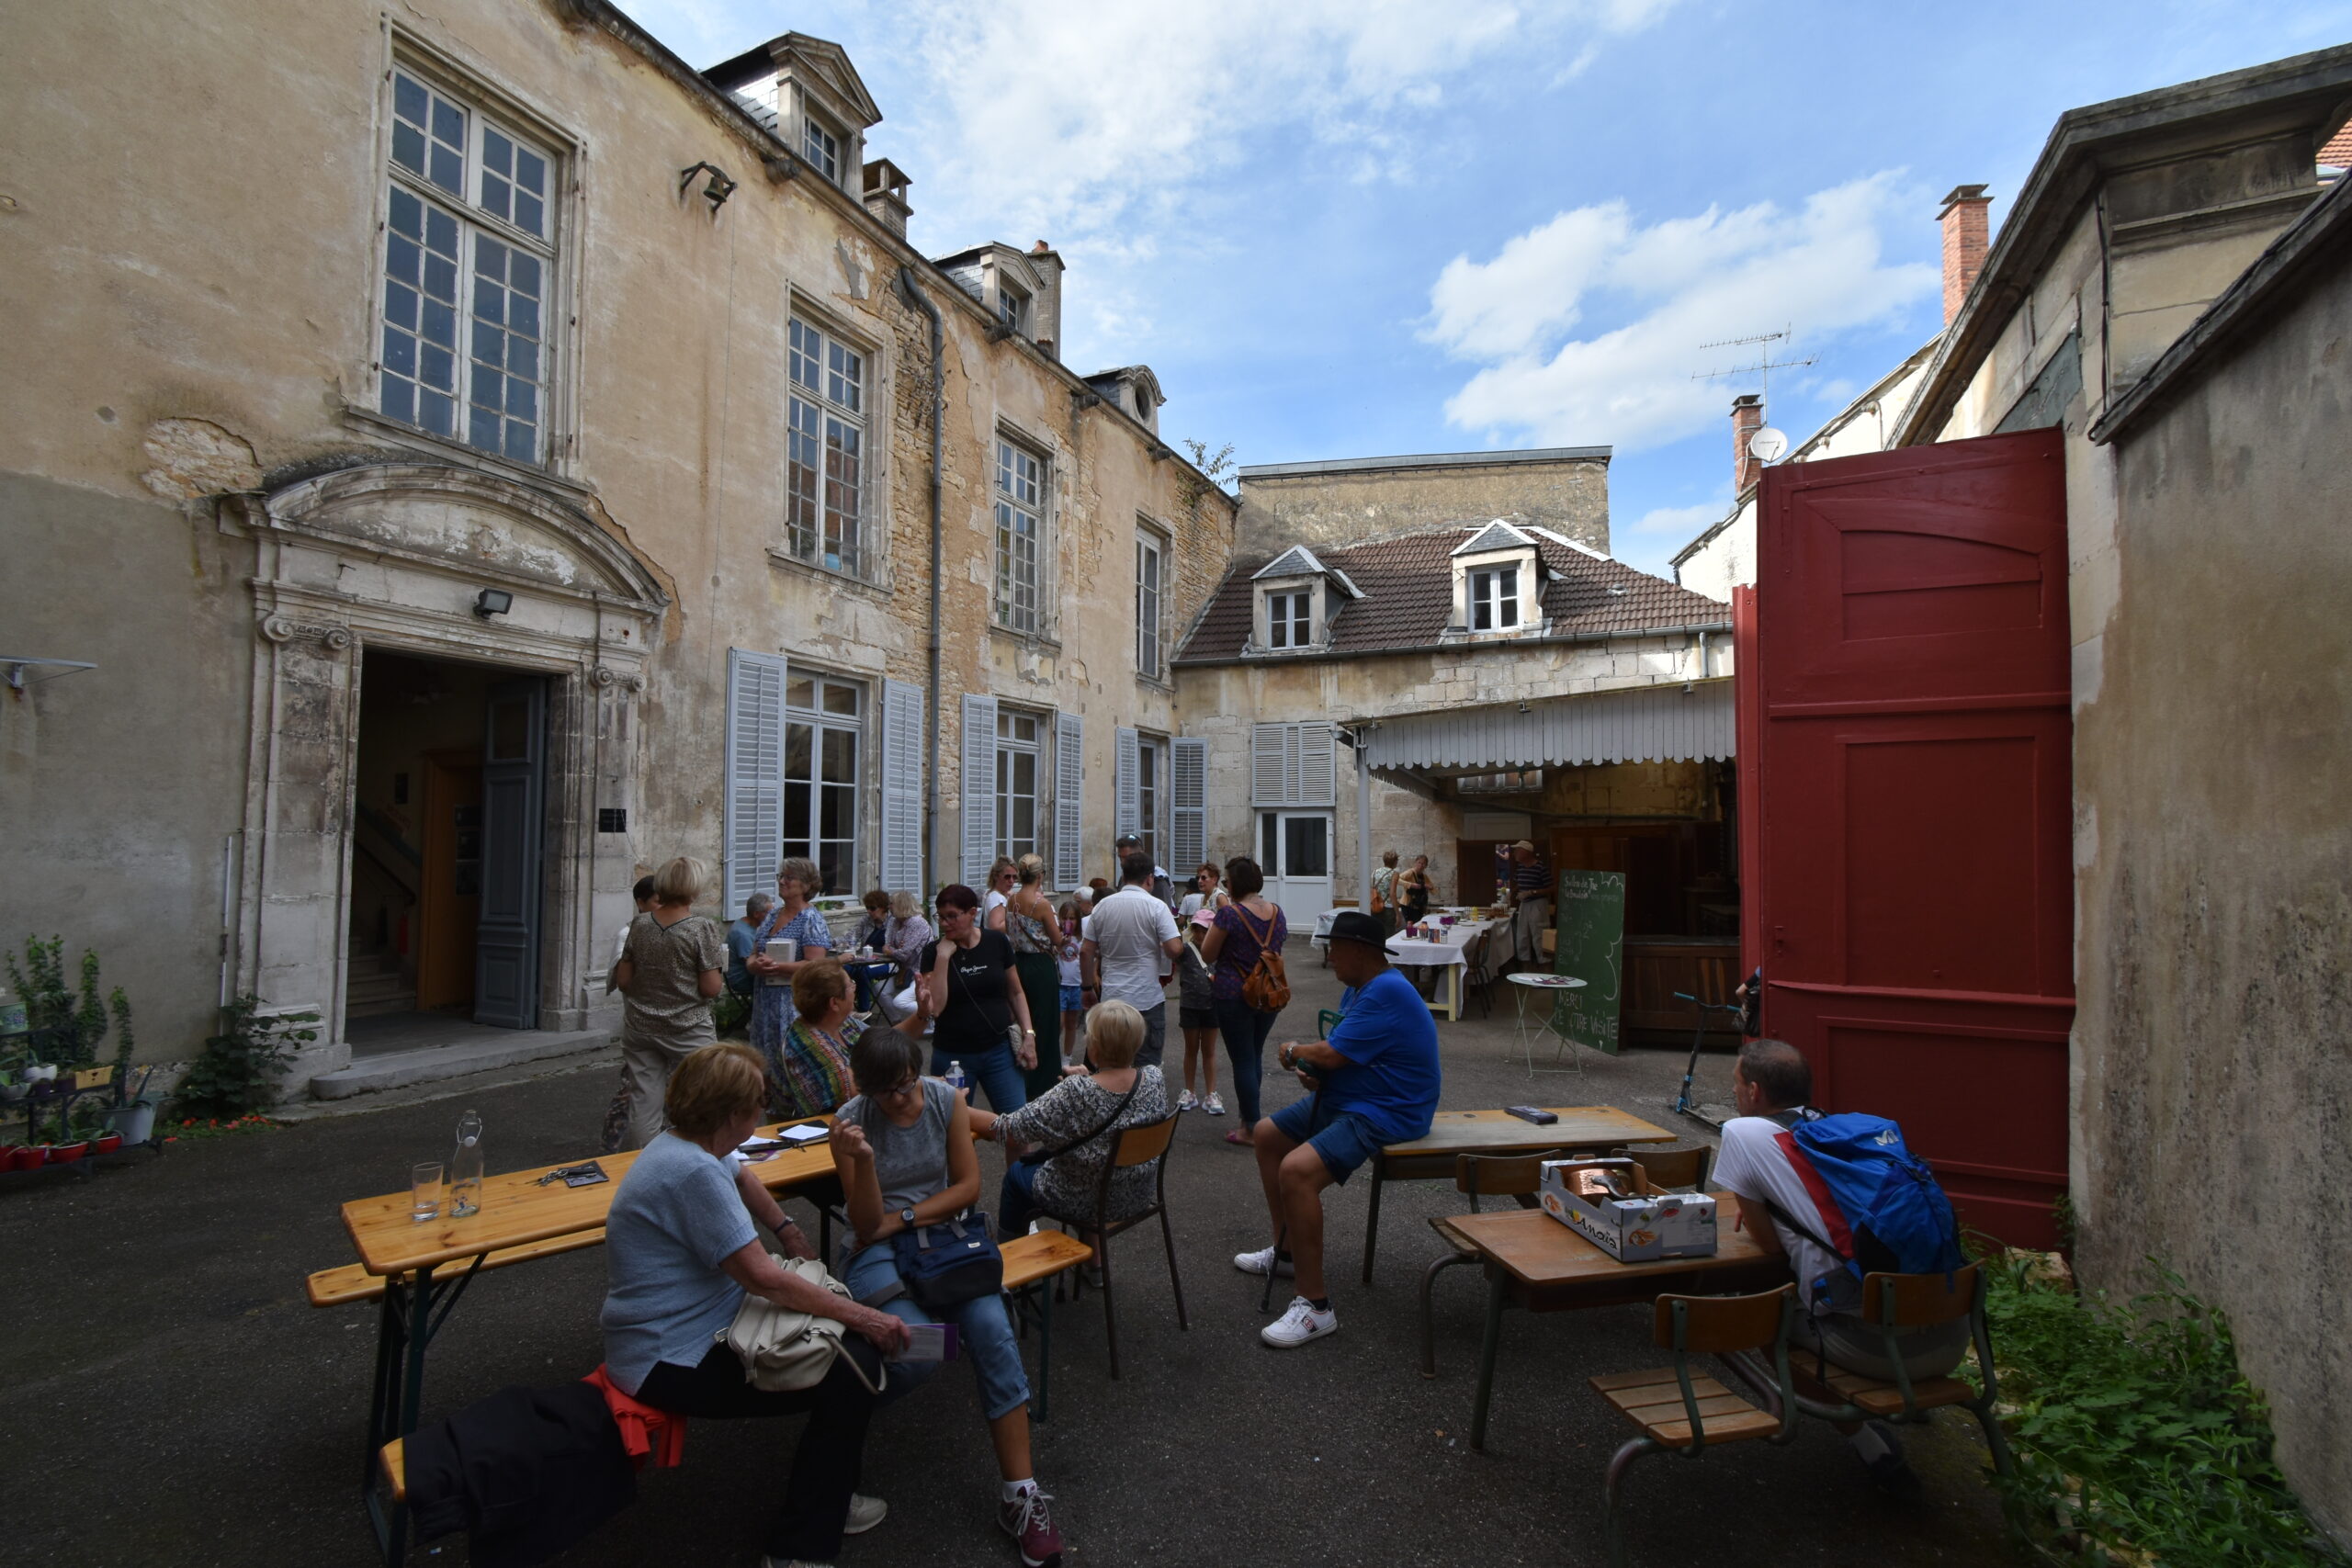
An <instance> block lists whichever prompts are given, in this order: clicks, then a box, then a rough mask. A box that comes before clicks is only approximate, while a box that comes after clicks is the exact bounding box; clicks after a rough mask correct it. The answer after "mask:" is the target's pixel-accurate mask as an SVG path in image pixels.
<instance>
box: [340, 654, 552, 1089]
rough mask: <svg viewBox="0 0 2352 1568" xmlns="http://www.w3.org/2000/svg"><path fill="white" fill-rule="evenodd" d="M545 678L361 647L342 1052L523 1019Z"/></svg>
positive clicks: (534, 977)
mask: <svg viewBox="0 0 2352 1568" xmlns="http://www.w3.org/2000/svg"><path fill="white" fill-rule="evenodd" d="M545 688H546V682H544V681H543V680H542V679H540V678H538V677H524V678H520V679H517V678H515V677H513V676H512V675H510V674H509V672H507V671H502V670H495V669H492V668H489V667H486V666H482V665H477V664H468V663H463V662H460V661H458V660H441V659H421V658H416V657H413V656H411V655H407V654H401V653H392V652H387V651H382V650H379V649H368V651H367V653H366V655H365V663H364V665H363V668H362V671H361V677H360V687H359V691H360V699H359V742H358V759H357V760H358V768H357V773H356V780H355V787H354V798H353V806H352V824H351V846H352V850H351V913H350V922H349V925H348V927H347V928H346V931H345V946H346V950H347V958H348V962H349V971H348V972H349V976H350V977H349V981H348V983H347V985H346V987H345V1005H344V1017H345V1038H347V1039H348V1040H349V1041H350V1042H351V1043H352V1048H353V1050H354V1051H355V1053H357V1054H361V1055H373V1054H378V1053H380V1052H384V1051H391V1050H409V1049H414V1048H416V1047H419V1046H424V1045H431V1044H439V1043H453V1042H454V1041H456V1040H458V1039H459V1038H462V1037H463V1036H465V1035H467V1034H469V1033H471V1032H473V1031H474V1029H475V1028H476V1026H480V1025H489V1026H492V1027H497V1028H504V1029H530V1028H534V1027H536V1026H537V998H538V974H539V955H538V940H539V930H538V928H539V920H538V905H539V886H540V881H541V878H540V874H539V845H540V833H541V818H542V817H543V815H544V812H545V805H544V803H545V799H546V777H545V775H546V761H545V759H546V739H545V732H546V695H545Z"/></svg>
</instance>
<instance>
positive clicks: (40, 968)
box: [6, 936, 130, 1082]
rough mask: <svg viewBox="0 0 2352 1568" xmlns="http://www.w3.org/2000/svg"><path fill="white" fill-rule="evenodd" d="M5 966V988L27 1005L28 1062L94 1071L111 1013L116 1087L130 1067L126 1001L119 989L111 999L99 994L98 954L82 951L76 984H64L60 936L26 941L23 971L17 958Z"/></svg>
mask: <svg viewBox="0 0 2352 1568" xmlns="http://www.w3.org/2000/svg"><path fill="white" fill-rule="evenodd" d="M6 964H7V965H8V984H9V985H10V986H11V987H14V988H15V990H16V992H17V995H18V996H20V997H22V998H24V1000H25V1023H26V1026H27V1027H28V1028H29V1029H30V1030H31V1031H32V1035H31V1040H30V1042H29V1043H28V1048H29V1049H30V1051H31V1052H32V1056H31V1058H30V1059H32V1060H36V1061H41V1062H53V1063H55V1064H56V1065H57V1066H61V1067H86V1066H92V1065H93V1064H95V1063H96V1061H97V1059H98V1047H99V1046H100V1045H101V1044H103V1043H105V1041H106V1037H107V1016H108V1010H109V1009H111V1010H112V1016H113V1020H114V1025H115V1027H116V1029H117V1030H118V1031H119V1039H118V1041H117V1043H116V1049H115V1063H116V1067H115V1078H116V1080H117V1081H118V1082H119V1081H120V1080H121V1077H122V1072H123V1069H124V1068H125V1067H128V1066H130V998H129V997H128V996H126V995H124V994H123V989H122V987H120V986H117V987H115V988H114V990H113V992H112V993H111V994H107V995H102V994H101V993H100V992H99V989H98V955H97V954H96V953H92V952H90V951H89V950H88V949H86V948H85V949H84V950H83V953H82V962H81V964H80V966H79V970H78V973H77V975H76V976H75V978H76V980H78V984H72V983H69V982H68V980H67V977H66V970H65V939H64V938H62V937H58V936H52V937H51V938H50V939H49V940H48V941H47V942H43V941H41V940H40V938H39V937H30V936H28V937H27V938H26V939H25V961H24V964H22V966H19V965H18V964H17V955H16V954H15V953H9V954H8V955H7V956H6Z"/></svg>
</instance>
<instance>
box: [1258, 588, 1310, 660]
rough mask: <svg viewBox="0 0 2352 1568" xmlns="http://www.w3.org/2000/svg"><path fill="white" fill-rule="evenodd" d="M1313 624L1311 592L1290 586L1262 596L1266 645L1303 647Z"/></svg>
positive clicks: (1285, 647) (1292, 647)
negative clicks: (1264, 605)
mask: <svg viewBox="0 0 2352 1568" xmlns="http://www.w3.org/2000/svg"><path fill="white" fill-rule="evenodd" d="M1314 626H1315V591H1314V590H1313V589H1311V588H1294V589H1291V590H1289V591H1288V592H1282V593H1269V594H1267V595H1266V646H1267V647H1268V648H1276V649H1294V648H1305V647H1306V646H1307V645H1308V643H1309V641H1310V639H1311V637H1312V634H1313V631H1314Z"/></svg>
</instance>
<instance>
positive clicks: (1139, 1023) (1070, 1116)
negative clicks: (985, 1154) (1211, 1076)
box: [969, 1001, 1168, 1235]
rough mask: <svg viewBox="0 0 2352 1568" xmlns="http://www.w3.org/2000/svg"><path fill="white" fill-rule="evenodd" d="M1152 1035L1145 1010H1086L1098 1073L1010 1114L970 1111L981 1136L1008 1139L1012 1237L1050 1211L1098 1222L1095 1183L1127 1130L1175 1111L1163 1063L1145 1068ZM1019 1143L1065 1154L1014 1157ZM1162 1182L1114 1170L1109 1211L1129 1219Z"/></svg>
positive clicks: (1112, 1005)
mask: <svg viewBox="0 0 2352 1568" xmlns="http://www.w3.org/2000/svg"><path fill="white" fill-rule="evenodd" d="M1143 1033H1144V1029H1143V1014H1141V1013H1139V1012H1137V1011H1136V1010H1135V1009H1134V1008H1132V1007H1130V1006H1128V1005H1127V1004H1126V1003H1125V1002H1121V1001H1109V1002H1103V1003H1101V1004H1099V1005H1098V1006H1097V1007H1096V1008H1095V1010H1093V1011H1092V1012H1091V1013H1089V1014H1087V1015H1086V1056H1087V1060H1089V1061H1090V1062H1091V1063H1093V1064H1094V1071H1093V1074H1092V1076H1091V1077H1089V1076H1086V1075H1084V1074H1081V1073H1075V1072H1074V1073H1072V1074H1071V1076H1069V1077H1066V1078H1064V1079H1062V1081H1061V1082H1060V1083H1058V1084H1056V1085H1055V1086H1054V1087H1053V1089H1051V1090H1050V1091H1048V1092H1047V1093H1046V1094H1045V1095H1044V1096H1043V1097H1041V1098H1039V1099H1036V1100H1031V1101H1030V1102H1029V1103H1028V1104H1026V1105H1024V1106H1023V1107H1022V1108H1021V1109H1020V1110H1018V1111H1009V1112H1007V1113H1006V1114H1004V1115H1002V1116H991V1115H989V1113H988V1112H987V1111H971V1112H970V1113H969V1114H970V1116H971V1119H972V1131H973V1133H974V1134H975V1135H977V1136H979V1137H983V1138H995V1139H997V1140H999V1141H1000V1142H1001V1143H1002V1144H1003V1145H1005V1150H1006V1156H1007V1158H1006V1164H1005V1168H1004V1187H1003V1189H1002V1190H1001V1191H1000V1192H999V1193H998V1196H997V1210H998V1213H997V1223H998V1225H999V1227H1000V1228H1001V1230H1002V1231H1003V1232H1004V1234H1005V1235H1025V1234H1026V1233H1027V1232H1028V1229H1029V1222H1030V1221H1031V1220H1033V1219H1035V1218H1037V1217H1038V1216H1039V1215H1040V1214H1047V1215H1051V1216H1053V1217H1055V1218H1057V1219H1064V1220H1069V1221H1073V1222H1077V1221H1085V1222H1088V1223H1090V1224H1091V1222H1092V1220H1093V1218H1094V1190H1095V1186H1096V1184H1097V1183H1099V1182H1100V1181H1101V1180H1102V1179H1103V1165H1104V1163H1105V1162H1106V1161H1108V1160H1109V1159H1110V1157H1111V1151H1112V1150H1113V1149H1114V1148H1116V1147H1117V1146H1118V1142H1119V1130H1120V1129H1121V1128H1123V1127H1140V1126H1143V1125H1145V1124H1147V1123H1148V1122H1158V1121H1159V1120H1161V1119H1162V1118H1163V1117H1165V1116H1166V1115H1167V1114H1168V1086H1167V1083H1166V1081H1165V1080H1163V1079H1162V1078H1161V1077H1160V1076H1159V1068H1158V1067H1152V1066H1144V1067H1138V1066H1136V1065H1135V1063H1136V1051H1137V1050H1138V1049H1139V1048H1141V1046H1142V1044H1143ZM1018 1145H1026V1146H1028V1147H1030V1148H1036V1149H1052V1150H1055V1151H1057V1152H1056V1153H1055V1154H1054V1155H1053V1156H1052V1157H1050V1158H1047V1159H1042V1160H1041V1159H1037V1158H1035V1156H1032V1157H1030V1158H1027V1159H1019V1158H1013V1157H1012V1154H1013V1151H1014V1149H1015V1147H1016V1146H1018ZM1156 1180H1157V1177H1156V1176H1155V1175H1154V1172H1153V1168H1152V1167H1150V1166H1148V1165H1139V1166H1136V1167H1135V1168H1133V1169H1131V1170H1122V1171H1118V1172H1116V1173H1114V1175H1113V1176H1112V1178H1111V1213H1110V1215H1109V1217H1110V1218H1111V1219H1114V1220H1123V1219H1125V1218H1126V1217H1127V1216H1129V1215H1130V1214H1136V1213H1142V1212H1143V1211H1144V1210H1146V1209H1148V1208H1150V1207H1151V1201H1152V1199H1153V1197H1154V1195H1155V1192H1154V1183H1155V1182H1156Z"/></svg>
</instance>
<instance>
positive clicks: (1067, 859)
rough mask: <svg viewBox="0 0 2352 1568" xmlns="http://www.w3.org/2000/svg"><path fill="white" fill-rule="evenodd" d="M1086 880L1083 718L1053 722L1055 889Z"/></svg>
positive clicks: (1076, 716)
mask: <svg viewBox="0 0 2352 1568" xmlns="http://www.w3.org/2000/svg"><path fill="white" fill-rule="evenodd" d="M1085 880H1086V716H1085V715H1083V714H1075V713H1066V714H1061V715H1059V716H1057V717H1056V718H1055V720H1054V886H1057V887H1062V888H1072V887H1077V886H1080V884H1081V883H1083V882H1085Z"/></svg>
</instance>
